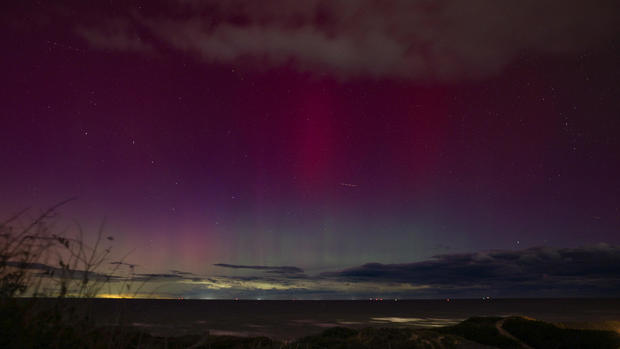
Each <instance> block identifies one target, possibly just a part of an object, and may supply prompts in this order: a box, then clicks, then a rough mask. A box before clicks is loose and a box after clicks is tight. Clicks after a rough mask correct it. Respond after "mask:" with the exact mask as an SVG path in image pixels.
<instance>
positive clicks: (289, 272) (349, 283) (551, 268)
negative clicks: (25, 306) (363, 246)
mask: <svg viewBox="0 0 620 349" xmlns="http://www.w3.org/2000/svg"><path fill="white" fill-rule="evenodd" d="M15 266H17V265H15ZM216 266H219V267H222V268H229V269H245V270H255V271H259V272H261V274H257V275H249V276H226V275H219V276H205V275H196V274H193V273H189V272H184V271H179V270H174V271H171V273H163V274H155V273H154V274H133V275H132V276H131V277H122V276H120V275H118V274H115V275H110V277H109V278H108V279H109V280H110V283H119V284H121V283H126V282H127V281H139V282H143V283H144V286H143V290H142V291H141V292H140V293H139V294H135V295H134V296H138V297H156V298H158V297H185V298H208V299H230V298H251V299H254V298H261V299H292V298H296V299H352V298H354V299H364V298H368V297H384V298H444V297H450V298H477V297H483V296H492V297H499V298H512V297H515V298H516V297H600V296H610V295H614V294H618V293H619V292H620V246H614V245H608V244H598V245H593V246H584V247H577V248H554V247H534V248H528V249H523V250H517V251H507V250H493V251H482V252H474V253H459V254H441V255H437V256H434V257H433V258H431V259H429V260H425V261H421V262H414V263H403V264H381V263H367V264H364V265H361V266H358V267H354V268H348V269H343V270H338V271H332V272H324V273H320V274H318V275H310V276H308V275H305V274H303V270H302V269H301V268H298V267H293V266H262V265H260V266H259V265H235V264H224V263H220V264H216ZM25 267H26V269H33V270H47V269H49V268H51V267H46V266H44V265H42V264H36V265H35V264H33V265H26V266H25ZM96 275H97V276H99V277H100V279H101V280H103V275H104V274H96ZM41 276H42V277H45V276H46V275H44V274H41ZM110 289H114V287H111V288H110Z"/></svg>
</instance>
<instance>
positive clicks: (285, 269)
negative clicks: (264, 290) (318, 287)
mask: <svg viewBox="0 0 620 349" xmlns="http://www.w3.org/2000/svg"><path fill="white" fill-rule="evenodd" d="M213 265H214V266H216V267H222V268H231V269H252V270H262V271H266V272H268V273H274V274H296V273H303V272H304V270H303V269H301V268H298V267H291V266H265V265H237V264H226V263H217V264H213Z"/></svg>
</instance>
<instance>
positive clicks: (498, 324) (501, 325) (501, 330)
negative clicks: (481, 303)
mask: <svg viewBox="0 0 620 349" xmlns="http://www.w3.org/2000/svg"><path fill="white" fill-rule="evenodd" d="M504 321H506V319H501V320H499V321H498V322H496V323H495V328H497V330H498V331H499V334H501V335H502V336H505V337H508V338H510V339H512V340H513V341H515V342H517V343H519V345H521V347H522V348H525V349H534V348H532V347H530V346H529V345H527V344H525V343H523V342H522V341H521V340H520V339H519V338H517V337H515V336H513V335H511V334H510V332H508V331H506V330H505V329H504Z"/></svg>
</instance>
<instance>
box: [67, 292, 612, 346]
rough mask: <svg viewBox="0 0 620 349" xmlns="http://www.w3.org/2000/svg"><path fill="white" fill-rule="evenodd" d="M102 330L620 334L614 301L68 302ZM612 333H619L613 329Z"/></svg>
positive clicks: (274, 334) (281, 334)
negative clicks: (504, 321)
mask: <svg viewBox="0 0 620 349" xmlns="http://www.w3.org/2000/svg"><path fill="white" fill-rule="evenodd" d="M68 301H69V302H71V303H72V304H74V305H75V306H76V307H77V308H79V309H89V310H90V311H92V314H93V316H94V318H95V321H96V322H97V323H98V324H99V325H102V326H105V325H114V324H118V323H119V322H120V323H123V324H126V325H133V326H136V327H139V328H141V329H143V330H145V331H148V332H150V333H151V334H154V335H160V336H179V335H185V334H200V333H204V332H205V331H209V333H211V334H216V335H236V336H268V337H271V338H275V339H282V340H288V339H294V338H299V337H302V336H306V335H311V334H316V333H319V332H321V331H322V330H324V329H325V328H329V327H334V326H346V327H353V328H362V327H368V326H376V327H386V326H388V327H389V326H412V327H436V326H445V325H451V324H455V323H458V322H459V321H462V320H464V319H467V318H469V317H472V316H509V315H521V316H527V317H531V318H534V319H537V320H543V321H548V322H556V323H558V322H560V323H565V324H576V325H579V324H580V326H582V327H583V326H590V327H593V326H594V327H596V326H598V325H601V326H606V328H607V329H610V328H609V327H610V326H611V329H615V330H617V331H620V299H488V300H483V299H451V300H450V301H447V300H394V299H391V300H383V301H374V300H373V301H369V300H365V301H341V300H332V301H324V300H321V301H300V300H295V301H293V300H282V301H274V300H260V301H258V300H238V301H235V300H150V299H72V300H68ZM614 326H617V328H615V327H614Z"/></svg>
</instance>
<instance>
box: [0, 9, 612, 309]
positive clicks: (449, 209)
mask: <svg viewBox="0 0 620 349" xmlns="http://www.w3.org/2000/svg"><path fill="white" fill-rule="evenodd" d="M0 7H1V10H0V23H1V26H0V28H1V30H2V32H1V34H0V43H1V44H2V45H1V46H0V48H1V50H2V51H1V52H2V54H1V55H0V63H1V66H2V74H1V76H2V78H1V83H0V107H1V108H0V120H1V122H0V169H1V171H0V199H1V200H0V217H2V218H4V217H8V216H10V215H11V214H13V213H15V212H18V211H19V210H21V209H23V208H27V207H30V208H31V209H30V211H29V213H28V214H30V215H34V214H36V212H39V210H41V209H44V208H47V207H49V206H52V205H53V204H55V203H57V202H60V201H62V200H64V199H67V198H71V197H76V198H77V199H76V200H75V201H72V202H70V203H68V204H67V205H65V206H63V207H62V208H61V209H60V212H61V214H62V217H61V218H60V219H61V222H60V223H59V225H60V226H71V225H72V224H74V223H73V222H78V223H79V224H80V225H81V226H82V227H84V229H86V230H87V231H89V232H91V233H94V232H95V231H96V229H97V227H98V226H99V224H100V223H101V222H102V221H103V219H104V218H105V221H106V225H105V232H106V234H108V235H111V236H113V237H114V251H116V252H118V253H119V254H118V256H122V255H124V253H126V252H128V251H131V253H130V254H129V256H128V257H127V258H126V260H125V262H127V263H131V264H135V265H137V267H136V268H137V269H136V270H137V271H138V272H139V274H137V275H136V278H137V279H140V278H143V279H144V280H148V281H147V284H148V285H157V287H158V288H157V291H153V292H155V293H151V295H153V294H155V295H156V296H166V297H167V296H174V297H177V296H181V297H194V298H232V297H245V298H257V297H264V298H358V297H359V298H363V297H375V296H381V297H383V296H386V297H387V296H397V297H403V298H418V297H419V298H428V297H443V296H457V297H458V296H462V297H479V296H485V295H493V296H499V297H501V296H505V297H508V296H575V295H585V296H601V295H602V296H610V295H614V294H615V295H617V294H618V293H619V292H620V230H619V229H620V180H619V178H620V137H619V133H620V97H619V96H620V64H619V63H620V46H619V44H620V3H618V2H617V1H615V0H610V1H603V0H601V1H551V0H549V1H529V0H519V1H516V0H515V1H508V0H507V1H494V0H487V1H483V0H476V1H456V0H443V1H422V0H419V1H418V0H407V1H372V0H360V1H345V0H342V1H319V0H310V1H303V2H300V1H284V0H281V1H267V2H263V1H261V2H259V1H252V0H234V1H225V2H224V1H221V2H218V1H204V2H192V1H182V0H176V1H173V0H171V1H120V0H109V1H11V2H8V1H7V2H4V3H3V4H2V5H0ZM118 256H117V257H118ZM147 289H148V287H147Z"/></svg>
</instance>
